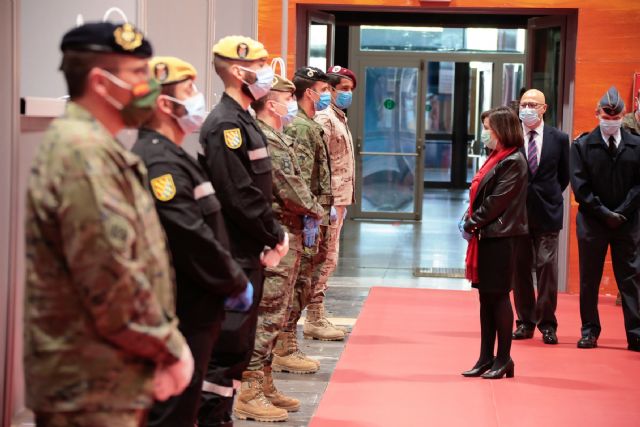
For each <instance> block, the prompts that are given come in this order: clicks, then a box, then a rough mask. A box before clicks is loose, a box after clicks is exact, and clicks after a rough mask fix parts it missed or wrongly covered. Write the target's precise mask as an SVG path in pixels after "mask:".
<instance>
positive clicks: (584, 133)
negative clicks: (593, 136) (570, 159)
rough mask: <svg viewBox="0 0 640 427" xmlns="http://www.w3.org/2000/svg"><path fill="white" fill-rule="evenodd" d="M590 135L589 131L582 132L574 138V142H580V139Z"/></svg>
mask: <svg viewBox="0 0 640 427" xmlns="http://www.w3.org/2000/svg"><path fill="white" fill-rule="evenodd" d="M587 135H589V132H582V133H581V134H580V135H578V136H576V137H575V139H574V140H573V142H578V140H580V139H582V138H584V137H585V136H587Z"/></svg>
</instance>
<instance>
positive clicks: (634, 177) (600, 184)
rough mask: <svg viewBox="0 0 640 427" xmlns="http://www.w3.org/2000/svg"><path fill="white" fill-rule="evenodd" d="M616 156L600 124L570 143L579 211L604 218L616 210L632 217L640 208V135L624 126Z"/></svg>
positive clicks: (572, 185)
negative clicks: (608, 144) (613, 154)
mask: <svg viewBox="0 0 640 427" xmlns="http://www.w3.org/2000/svg"><path fill="white" fill-rule="evenodd" d="M620 133H621V136H622V140H621V141H620V146H619V147H618V150H617V152H616V155H615V156H613V157H612V156H611V155H610V154H609V150H608V147H607V144H605V142H604V140H603V139H602V134H601V133H600V128H599V127H597V128H595V129H594V130H593V131H591V133H588V134H583V135H581V136H580V137H579V138H578V139H577V140H575V141H574V143H573V144H572V145H571V151H570V152H571V187H572V189H573V194H574V195H575V198H576V201H577V202H578V203H579V207H578V209H579V210H580V212H582V213H584V214H587V215H592V216H594V217H595V218H598V219H600V220H604V218H605V217H606V216H607V214H608V213H609V212H610V211H611V212H617V213H619V214H622V215H624V216H625V217H626V218H627V219H628V220H631V219H632V218H633V217H634V216H635V215H637V212H638V208H640V137H638V136H635V135H633V134H631V133H629V132H627V131H626V130H624V129H621V130H620Z"/></svg>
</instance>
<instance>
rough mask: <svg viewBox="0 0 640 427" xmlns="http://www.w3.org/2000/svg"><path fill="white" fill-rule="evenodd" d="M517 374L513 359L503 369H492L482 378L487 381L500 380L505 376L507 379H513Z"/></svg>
mask: <svg viewBox="0 0 640 427" xmlns="http://www.w3.org/2000/svg"><path fill="white" fill-rule="evenodd" d="M515 373H516V365H515V363H513V359H509V361H508V362H507V363H506V364H505V365H504V366H502V367H500V368H498V369H492V370H490V371H488V372H486V373H484V374H482V378H484V379H487V380H499V379H500V378H502V377H503V376H505V375H506V376H507V378H513V376H514V375H515Z"/></svg>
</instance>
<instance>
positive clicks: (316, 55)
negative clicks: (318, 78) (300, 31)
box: [296, 10, 336, 71]
mask: <svg viewBox="0 0 640 427" xmlns="http://www.w3.org/2000/svg"><path fill="white" fill-rule="evenodd" d="M335 23H336V20H335V17H334V16H333V15H331V14H329V13H324V12H320V11H315V10H314V11H308V12H307V28H306V30H307V31H306V33H305V34H304V36H305V37H304V38H302V43H299V44H298V50H297V57H298V63H297V64H296V65H297V68H299V67H302V66H305V65H310V66H312V67H317V68H320V69H321V70H322V71H327V69H328V68H329V67H330V66H331V65H333V53H334V50H333V47H334V38H335ZM301 60H303V61H304V63H300V61H301Z"/></svg>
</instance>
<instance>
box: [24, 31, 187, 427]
mask: <svg viewBox="0 0 640 427" xmlns="http://www.w3.org/2000/svg"><path fill="white" fill-rule="evenodd" d="M61 48H62V51H63V60H62V65H61V69H62V71H63V72H64V74H65V78H66V80H67V85H68V87H69V95H70V98H71V101H70V102H69V104H68V105H67V109H66V112H65V114H64V116H63V117H61V118H58V119H56V120H54V121H53V122H52V124H51V126H50V127H49V129H48V131H47V133H46V135H45V139H44V141H43V142H42V144H41V145H40V146H39V147H38V151H37V153H36V156H35V160H34V164H33V167H32V169H31V176H30V179H29V187H28V192H27V218H26V291H25V300H24V301H25V307H24V313H25V314H24V370H25V383H26V395H27V396H26V397H27V406H28V407H29V408H31V409H32V410H33V411H34V412H35V416H36V425H37V426H39V427H42V426H45V427H50V426H55V427H64V426H75V427H84V426H86V427H112V426H115V425H117V426H121V427H137V426H139V425H140V423H141V422H142V420H143V419H144V416H145V412H146V410H147V408H148V407H149V406H150V405H151V403H152V401H153V398H154V397H155V398H157V399H161V400H162V399H167V398H168V397H170V396H171V395H176V394H179V393H180V392H181V391H182V390H183V389H184V387H186V385H187V384H188V382H189V381H190V379H191V375H192V373H193V359H192V358H191V353H190V351H189V348H188V347H187V345H186V343H185V339H184V337H183V336H182V334H181V333H180V332H179V331H178V329H177V324H178V319H177V318H176V316H175V312H174V305H175V301H174V294H173V277H172V271H171V266H170V263H169V257H168V254H167V248H166V244H165V236H164V233H163V231H162V228H161V225H160V222H159V220H158V216H157V215H156V211H155V208H154V204H153V201H152V200H151V197H150V195H149V193H148V191H147V189H146V169H145V168H144V166H143V165H142V163H141V161H140V159H139V158H138V157H137V156H135V155H133V154H131V153H129V152H128V151H127V150H125V149H124V148H123V147H122V146H121V145H120V144H119V143H118V142H117V141H116V140H115V139H114V135H115V134H116V133H117V132H118V131H119V130H121V129H122V128H124V127H125V126H131V127H133V126H136V125H139V124H140V122H141V121H142V120H144V119H145V118H146V117H148V115H149V113H150V112H151V111H152V110H151V109H150V106H151V105H153V103H154V102H155V99H156V97H157V95H158V90H157V89H158V87H157V84H156V85H154V84H153V83H152V82H153V81H149V79H148V69H147V58H148V57H149V56H151V53H152V51H151V46H150V45H149V43H148V42H147V41H146V40H145V39H144V37H143V36H142V34H141V33H139V32H138V31H137V30H136V29H135V28H134V27H132V26H131V25H129V24H124V25H121V26H116V25H114V24H111V23H93V24H86V25H83V26H80V27H77V28H75V29H73V30H71V31H70V32H68V33H67V34H66V35H65V36H64V38H63V40H62V45H61ZM107 70H110V71H107Z"/></svg>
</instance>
